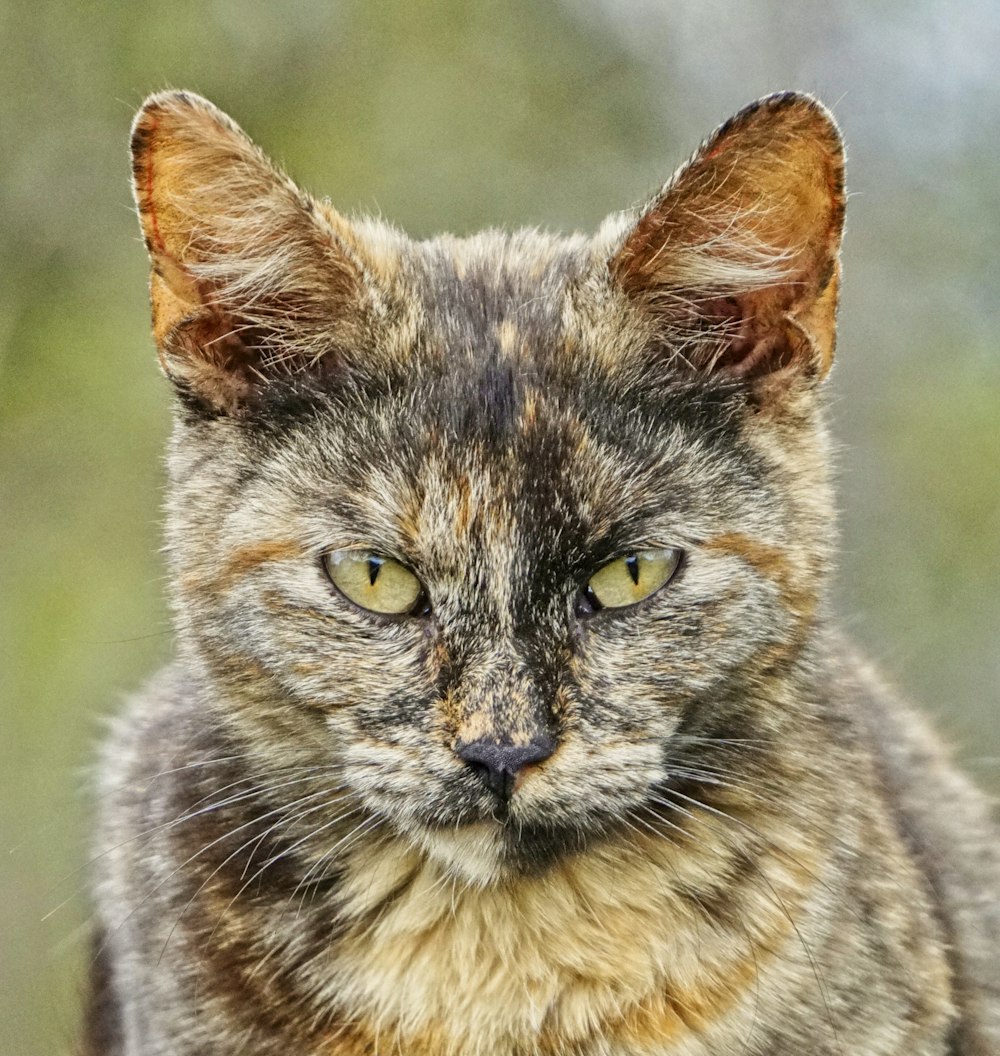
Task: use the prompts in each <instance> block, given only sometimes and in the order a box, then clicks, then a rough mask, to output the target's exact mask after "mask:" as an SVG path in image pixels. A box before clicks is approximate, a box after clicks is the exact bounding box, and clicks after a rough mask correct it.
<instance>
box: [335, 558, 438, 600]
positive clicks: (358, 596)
mask: <svg viewBox="0 0 1000 1056" xmlns="http://www.w3.org/2000/svg"><path fill="white" fill-rule="evenodd" d="M323 564H324V566H325V568H326V573H327V575H328V576H329V577H330V581H331V582H332V583H333V585H334V586H335V587H336V588H337V589H338V590H339V591H340V593H341V594H343V595H344V597H345V598H347V600H348V601H353V602H354V604H355V605H357V606H359V607H360V608H362V609H367V610H368V611H369V612H381V613H385V614H386V615H391V616H416V615H419V614H420V613H422V612H423V611H425V609H426V599H425V597H424V589H423V587H422V586H421V585H420V580H419V579H417V577H416V576H415V575H414V574H413V573H412V572H411V571H410V570H409V569H408V568H404V567H403V566H402V565H401V564H400V563H399V562H398V561H393V560H392V558H391V557H382V556H380V555H379V554H372V553H369V552H368V551H367V550H334V551H333V552H332V553H329V554H326V555H324V557H323Z"/></svg>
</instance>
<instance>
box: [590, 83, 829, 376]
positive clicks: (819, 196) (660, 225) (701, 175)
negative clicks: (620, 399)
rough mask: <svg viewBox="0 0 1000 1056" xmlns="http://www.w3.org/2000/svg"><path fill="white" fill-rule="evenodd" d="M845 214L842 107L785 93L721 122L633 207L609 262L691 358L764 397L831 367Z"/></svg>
mask: <svg viewBox="0 0 1000 1056" xmlns="http://www.w3.org/2000/svg"><path fill="white" fill-rule="evenodd" d="M843 219H844V152H843V145H842V143H841V139H840V134H839V132H838V130H837V126H836V124H835V123H834V120H833V117H832V116H831V115H830V113H829V111H828V110H826V108H825V107H823V106H822V105H821V104H820V103H818V102H817V101H816V100H815V99H813V98H811V97H810V96H807V95H802V94H800V93H796V92H784V93H781V94H778V95H772V96H768V97H766V98H764V99H761V100H759V101H758V102H756V103H753V104H752V105H750V106H748V107H746V108H745V109H744V110H741V111H740V112H739V113H738V114H737V115H736V116H735V117H733V118H732V119H731V120H729V121H727V122H726V123H725V124H724V125H723V126H722V127H721V128H719V129H718V130H717V131H716V132H715V134H714V135H713V136H712V137H711V138H710V139H709V140H708V141H707V142H706V143H705V144H704V145H703V146H702V148H701V149H700V150H699V151H698V152H697V153H696V154H695V155H694V157H693V158H692V159H691V160H690V161H689V162H688V164H687V165H685V166H684V167H683V168H681V169H680V170H679V171H678V172H677V174H676V175H675V176H674V177H673V179H672V180H670V181H669V183H668V184H667V185H666V187H664V188H663V190H662V191H661V192H660V193H659V194H658V195H657V196H656V197H655V198H654V199H653V201H652V202H651V203H650V204H649V205H648V206H647V207H646V209H645V210H643V211H641V212H640V213H639V214H638V215H637V216H635V217H634V219H633V222H632V225H631V226H630V228H629V229H628V230H626V231H625V233H624V237H623V238H622V239H621V240H620V242H619V244H618V245H617V247H616V248H615V251H614V252H613V254H612V257H611V259H610V261H609V265H608V266H609V270H610V274H611V277H612V279H613V281H614V282H615V284H616V285H617V286H618V288H619V289H620V290H622V292H624V294H625V295H626V297H627V298H628V299H629V300H630V301H631V302H632V303H633V304H634V305H636V306H637V307H638V308H639V310H640V311H642V312H643V313H644V314H645V316H646V318H647V320H649V321H651V322H652V323H653V325H654V327H655V328H656V329H657V330H658V332H659V339H660V344H661V346H662V347H663V348H664V349H665V350H667V351H668V352H669V353H670V354H672V355H673V357H674V360H675V361H676V363H677V365H678V368H679V369H690V370H693V371H695V372H698V373H702V374H714V375H724V376H728V377H731V378H738V379H743V380H745V381H747V382H748V383H749V384H751V385H752V386H753V387H754V388H755V389H756V390H757V392H758V393H759V394H760V395H763V396H766V395H767V394H768V393H774V392H776V391H778V392H780V391H782V389H783V387H784V386H785V385H786V384H787V383H788V382H789V381H790V380H791V379H794V378H799V379H805V380H806V381H807V382H810V381H813V380H819V379H822V378H823V377H824V376H825V375H826V373H827V372H828V370H829V369H830V365H831V363H832V362H833V353H834V344H835V332H836V310H837V291H838V285H839V278H840V259H839V258H840V240H841V230H842V226H843Z"/></svg>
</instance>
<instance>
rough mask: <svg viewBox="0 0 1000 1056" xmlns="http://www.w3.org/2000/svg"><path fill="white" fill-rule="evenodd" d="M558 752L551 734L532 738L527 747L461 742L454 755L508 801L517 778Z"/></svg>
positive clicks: (489, 741)
mask: <svg viewBox="0 0 1000 1056" xmlns="http://www.w3.org/2000/svg"><path fill="white" fill-rule="evenodd" d="M555 750H556V741H555V738H554V737H552V736H550V735H549V734H540V735H539V736H537V737H533V738H532V739H531V740H530V741H529V742H528V743H527V744H499V743H497V742H496V741H491V740H486V739H483V740H478V741H459V742H458V744H456V745H455V754H456V755H457V756H458V757H459V759H461V760H462V761H463V762H464V763H467V764H468V765H469V768H470V769H471V770H473V771H475V773H476V774H477V775H478V776H479V777H480V778H481V779H482V781H483V783H484V784H485V785H486V787H487V788H489V790H490V791H491V792H493V794H494V795H496V796H498V797H499V798H500V799H502V800H509V799H510V797H511V796H512V795H513V793H514V783H515V781H516V780H517V775H518V774H519V773H520V772H521V771H522V770H523V769H524V768H525V767H526V766H530V765H531V764H532V763H540V762H542V760H543V759H548V757H549V756H550V755H552V753H553V752H554V751H555Z"/></svg>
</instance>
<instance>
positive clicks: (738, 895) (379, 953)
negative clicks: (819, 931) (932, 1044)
mask: <svg viewBox="0 0 1000 1056" xmlns="http://www.w3.org/2000/svg"><path fill="white" fill-rule="evenodd" d="M468 838H469V839H470V840H471V839H474V838H475V834H469V835H468ZM695 838H696V839H697V840H698V841H700V842H701V846H700V847H699V849H698V851H697V852H696V853H694V854H687V855H683V856H678V854H677V848H676V847H675V846H674V845H672V844H671V843H670V841H669V840H666V841H665V840H664V839H663V837H662V836H653V835H651V834H645V835H644V834H642V833H639V834H638V835H634V836H633V838H632V839H631V840H630V841H628V842H627V843H625V842H623V843H620V844H617V845H613V846H611V847H606V848H603V849H598V850H595V851H593V852H591V853H589V854H586V855H581V856H577V857H574V858H570V859H568V860H567V861H565V862H564V863H562V865H561V866H560V867H558V868H556V869H554V870H550V871H548V872H546V874H545V875H543V876H539V877H537V878H532V879H524V878H520V879H519V880H518V881H517V882H516V883H512V884H509V885H500V886H494V887H487V888H481V889H474V888H469V887H467V886H464V885H461V884H458V883H456V882H455V880H454V878H453V877H449V875H448V874H447V873H446V872H444V871H443V870H442V869H441V868H440V867H439V866H437V865H435V864H434V863H433V862H428V861H427V860H426V859H421V858H420V857H419V856H418V855H415V854H414V853H413V852H412V851H409V850H406V849H405V848H402V847H398V846H395V847H391V848H385V847H382V848H375V849H372V850H371V851H369V852H367V853H365V854H363V855H361V856H359V857H358V858H357V859H356V860H355V861H354V862H352V865H351V867H350V868H349V869H348V870H347V872H346V873H345V875H344V878H343V886H342V888H341V890H340V894H339V896H338V903H339V905H338V916H339V919H340V921H341V923H342V924H344V923H345V922H350V923H347V925H346V929H345V931H344V933H343V935H342V936H341V938H340V939H339V940H338V942H337V943H336V946H335V948H334V949H333V950H331V957H330V958H329V959H327V958H324V957H320V958H318V959H317V961H316V962H315V964H314V965H313V967H312V968H311V969H310V970H309V971H307V972H306V973H304V977H303V983H304V985H305V988H306V989H311V988H312V987H313V986H315V987H316V988H317V990H325V995H326V999H327V1000H329V1002H330V1004H332V1005H336V1006H338V1007H340V1008H341V1009H342V1010H343V1011H344V1012H345V1013H346V1014H347V1016H348V1018H349V1019H350V1021H351V1023H352V1027H351V1030H350V1033H351V1034H352V1036H354V1037H355V1038H356V1037H357V1036H358V1035H359V1034H360V1035H361V1036H364V1035H366V1034H370V1036H371V1037H372V1038H373V1039H374V1037H375V1036H376V1035H378V1034H383V1033H384V1034H386V1035H387V1036H393V1037H396V1038H398V1039H399V1045H400V1051H402V1052H407V1053H427V1054H428V1056H430V1054H433V1056H437V1054H444V1053H457V1052H466V1051H477V1052H481V1053H484V1054H494V1053H495V1054H496V1056H507V1054H518V1053H536V1052H551V1053H554V1054H561V1053H570V1052H573V1053H580V1054H589V1053H594V1054H597V1053H607V1052H618V1053H622V1054H626V1053H638V1052H645V1051H662V1052H670V1053H677V1054H686V1053H701V1052H703V1051H709V1050H708V1049H706V1048H705V1046H706V1045H707V1044H710V1042H711V1039H712V1038H713V1037H720V1036H729V1035H732V1034H738V1033H740V1032H741V1031H745V1030H747V1029H748V1028H747V1023H748V1022H749V1019H750V1018H752V1016H753V1014H754V1010H756V1011H757V1012H758V1013H759V1011H760V1008H761V1007H762V1002H763V1004H764V1005H770V1003H771V999H770V996H769V994H770V991H771V990H772V989H773V987H774V984H775V973H773V972H771V971H770V970H769V964H768V962H769V961H771V960H772V959H773V958H774V957H775V955H776V954H778V952H779V951H783V950H784V947H785V945H786V943H787V942H788V941H789V937H790V936H794V932H795V928H796V927H798V926H799V924H798V923H797V921H798V918H799V917H800V914H802V913H803V911H804V909H805V906H806V903H807V902H809V901H810V900H811V899H812V898H813V897H814V895H813V892H812V890H811V888H812V887H813V886H814V884H819V885H820V887H822V886H823V883H824V878H823V877H822V876H821V874H820V873H819V872H817V871H815V866H816V861H815V858H814V856H813V851H812V850H811V849H809V848H796V853H792V852H791V851H789V852H788V853H785V854H782V855H780V856H777V857H774V858H772V859H769V860H766V861H761V862H758V863H756V864H755V866H754V871H753V873H754V875H753V876H752V877H751V878H750V879H749V881H748V882H747V883H745V884H742V885H741V884H736V885H734V887H733V890H732V891H731V892H730V896H731V899H732V905H731V906H730V907H729V910H728V912H727V913H723V912H722V911H721V910H720V908H719V907H716V910H715V912H714V913H713V911H712V909H710V908H709V907H708V906H706V905H699V904H698V899H697V896H695V895H693V894H692V893H693V892H696V891H699V890H701V891H704V890H706V889H707V888H716V889H717V888H718V886H719V881H720V874H721V873H723V872H724V871H725V864H726V863H727V862H730V861H731V859H730V855H731V850H732V849H731V847H730V846H728V845H727V841H725V840H722V839H719V838H718V833H717V832H714V831H713V830H712V827H711V826H704V827H701V828H700V831H698V832H697V833H696V834H695ZM726 917H728V923H727V922H726ZM737 921H738V923H737ZM802 926H804V927H807V928H808V925H805V924H803V925H802ZM313 971H314V972H315V976H314V978H313V979H312V980H310V981H307V980H308V976H309V975H310V974H311V973H312V972H313ZM778 974H780V973H778Z"/></svg>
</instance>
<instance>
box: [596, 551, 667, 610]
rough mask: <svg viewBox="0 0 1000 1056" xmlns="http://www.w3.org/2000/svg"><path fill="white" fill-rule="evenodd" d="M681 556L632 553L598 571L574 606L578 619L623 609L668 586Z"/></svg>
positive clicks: (654, 552) (651, 552) (661, 553)
mask: <svg viewBox="0 0 1000 1056" xmlns="http://www.w3.org/2000/svg"><path fill="white" fill-rule="evenodd" d="M681 557H682V552H681V551H680V550H676V549H674V548H670V549H666V550H635V551H633V552H632V553H629V554H625V555H623V556H622V557H618V558H616V559H615V560H614V561H609V562H608V563H607V564H606V565H603V566H602V567H601V568H599V569H598V570H597V571H596V572H595V573H594V574H593V575H592V576H591V577H590V580H589V581H588V583H587V585H586V586H585V587H584V588H583V591H582V592H581V596H580V598H579V600H578V603H577V609H578V611H579V612H580V614H581V615H590V614H592V613H595V612H600V610H601V609H624V608H627V607H628V606H629V605H636V604H637V603H638V602H640V601H644V600H645V599H646V598H648V597H650V596H651V595H652V594H655V593H656V592H657V591H658V590H659V589H660V588H661V587H664V586H666V584H667V583H669V582H670V580H671V578H672V577H673V575H674V573H675V572H676V571H677V569H678V568H679V566H680V563H681Z"/></svg>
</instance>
